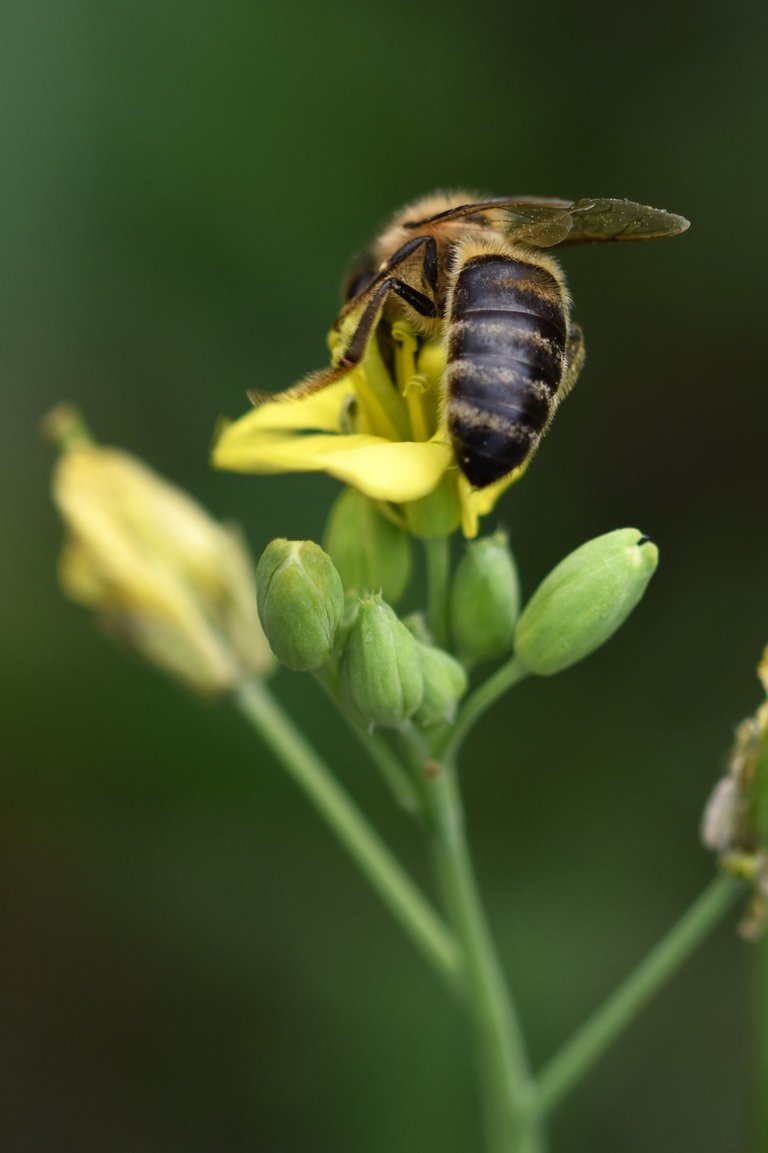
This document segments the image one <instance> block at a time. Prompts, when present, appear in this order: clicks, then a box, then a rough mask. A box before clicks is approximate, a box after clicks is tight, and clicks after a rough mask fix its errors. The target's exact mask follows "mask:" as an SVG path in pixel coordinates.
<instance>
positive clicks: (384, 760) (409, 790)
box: [315, 672, 422, 816]
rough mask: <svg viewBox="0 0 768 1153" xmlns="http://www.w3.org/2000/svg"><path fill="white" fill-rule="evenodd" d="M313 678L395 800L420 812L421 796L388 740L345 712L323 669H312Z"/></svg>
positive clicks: (407, 808) (411, 809) (402, 806)
mask: <svg viewBox="0 0 768 1153" xmlns="http://www.w3.org/2000/svg"><path fill="white" fill-rule="evenodd" d="M315 679H316V681H317V683H318V684H319V685H320V688H321V689H322V690H323V692H324V693H325V695H326V697H327V698H328V700H329V701H330V702H331V704H332V705H333V706H334V708H335V709H336V710H337V712H338V713H339V716H340V717H342V718H343V720H344V723H345V724H346V725H347V726H348V727H349V728H350V730H351V731H352V732H353V733H354V734H355V736H356V737H357V739H358V741H359V742H360V744H361V745H362V746H363V748H364V749H365V751H366V752H367V754H368V756H369V757H370V758H371V760H372V761H373V763H374V764H375V765H376V767H377V768H378V770H379V772H380V773H381V776H382V779H383V780H384V783H385V784H386V786H387V788H388V789H389V791H390V792H391V794H392V796H393V798H394V800H395V802H396V803H397V804H398V805H399V806H400V808H401V809H404V810H405V812H406V813H409V814H410V815H411V816H420V815H421V807H422V806H421V798H420V796H419V793H418V790H417V788H416V785H415V784H414V782H413V781H412V780H411V778H410V776H409V775H408V773H407V771H406V769H405V767H404V765H403V763H402V761H401V760H400V758H399V757H398V756H397V754H396V753H395V751H394V750H393V749H392V748H391V747H390V746H389V745H388V744H387V742H386V741H385V739H384V737H382V736H381V734H380V733H377V732H375V731H374V732H370V731H369V730H368V729H366V728H364V726H363V725H361V724H358V723H357V722H356V721H354V720H352V718H351V717H350V716H349V714H348V713H345V712H344V710H343V709H341V708H339V702H338V699H337V696H336V693H335V692H334V689H333V687H332V683H331V682H330V680H329V678H328V677H327V676H326V675H324V674H323V673H322V672H316V673H315Z"/></svg>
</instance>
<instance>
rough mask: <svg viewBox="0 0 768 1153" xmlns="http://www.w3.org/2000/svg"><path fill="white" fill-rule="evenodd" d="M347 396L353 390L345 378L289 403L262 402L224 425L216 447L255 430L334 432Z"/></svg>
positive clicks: (351, 393) (284, 401)
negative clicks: (232, 421)
mask: <svg viewBox="0 0 768 1153" xmlns="http://www.w3.org/2000/svg"><path fill="white" fill-rule="evenodd" d="M349 396H354V389H353V388H352V387H351V385H350V381H349V378H345V379H344V380H339V381H337V382H336V384H329V385H328V386H327V387H326V388H321V389H319V390H318V391H317V392H312V393H310V394H309V395H308V396H302V397H298V398H296V397H294V398H293V399H292V400H266V401H264V403H263V404H260V405H258V406H257V407H256V408H254V409H252V410H251V411H250V412H247V413H246V414H245V416H241V417H240V419H239V420H236V421H235V422H234V424H229V425H227V426H226V428H225V429H224V432H223V433H222V435H221V438H220V440H219V444H221V442H222V441H224V442H229V441H231V440H239V439H240V438H241V437H244V436H245V437H247V436H250V435H251V434H252V433H253V432H255V431H256V430H258V431H267V430H281V429H297V430H298V429H306V430H307V431H308V432H309V431H317V432H338V431H339V417H340V414H341V412H342V410H343V408H344V402H345V400H346V398H347V397H349Z"/></svg>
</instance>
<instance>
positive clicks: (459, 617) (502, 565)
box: [451, 532, 520, 661]
mask: <svg viewBox="0 0 768 1153" xmlns="http://www.w3.org/2000/svg"><path fill="white" fill-rule="evenodd" d="M519 611H520V584H519V581H518V577H517V569H516V568H515V562H514V560H513V559H512V554H511V552H510V550H509V547H508V545H507V535H506V533H503V532H496V533H494V534H493V535H492V536H488V537H484V538H483V539H482V540H477V541H473V542H472V544H470V545H469V547H468V548H467V551H466V552H465V554H464V556H463V557H462V558H461V560H460V562H459V565H458V567H457V569H456V576H455V578H454V581H453V587H452V589H451V623H452V627H453V636H454V639H455V642H456V648H457V649H458V651H459V653H460V655H461V656H462V657H463V658H464V659H465V660H470V661H486V660H493V659H494V658H495V657H499V656H501V655H502V654H503V653H505V652H507V651H508V650H509V649H510V648H511V647H512V637H513V634H514V630H515V621H516V620H517V614H518V612H519Z"/></svg>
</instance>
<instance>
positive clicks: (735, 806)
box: [701, 647, 768, 939]
mask: <svg viewBox="0 0 768 1153" xmlns="http://www.w3.org/2000/svg"><path fill="white" fill-rule="evenodd" d="M757 675H758V677H759V678H760V681H761V683H762V685H763V689H764V690H765V693H766V698H768V647H766V648H765V650H764V652H763V656H762V660H761V661H760V664H759V665H758V668H757ZM701 831H702V840H703V841H704V844H705V845H706V846H707V848H709V849H713V850H715V852H717V853H718V854H719V858H720V864H721V866H722V868H723V869H724V870H725V871H726V872H728V873H731V874H733V875H734V876H740V877H744V878H746V879H747V880H748V881H750V882H751V884H752V898H751V900H750V903H749V906H748V908H747V911H746V915H745V916H744V918H743V919H742V921H741V924H740V926H739V929H740V932H741V934H742V936H744V937H747V938H749V939H754V938H756V937H758V936H759V935H760V934H761V933H762V932H763V930H764V929H765V926H766V923H768V699H766V700H764V701H763V703H762V704H761V705H760V706H759V707H758V708H757V709H756V711H755V713H754V714H753V715H752V716H751V717H747V719H746V720H744V721H742V722H741V724H740V725H739V726H738V728H737V729H736V740H735V741H734V744H733V748H732V750H731V755H730V759H729V762H728V771H727V772H726V774H725V776H724V777H722V778H721V779H720V780H719V781H718V783H717V785H716V786H715V788H714V790H713V792H712V795H711V796H710V798H709V801H708V803H707V808H706V810H705V813H704V819H703V821H702V830H701Z"/></svg>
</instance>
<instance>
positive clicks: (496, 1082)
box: [429, 765, 544, 1153]
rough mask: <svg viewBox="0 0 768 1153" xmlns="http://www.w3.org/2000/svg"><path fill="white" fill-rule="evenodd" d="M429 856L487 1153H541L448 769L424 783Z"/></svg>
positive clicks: (520, 1050) (521, 1056) (525, 1071)
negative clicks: (468, 1021) (450, 946)
mask: <svg viewBox="0 0 768 1153" xmlns="http://www.w3.org/2000/svg"><path fill="white" fill-rule="evenodd" d="M429 792H430V801H431V813H432V819H433V833H434V856H435V863H436V869H437V873H438V876H439V879H440V883H441V886H442V889H443V894H444V898H445V903H446V907H447V910H448V914H449V920H450V921H451V923H452V925H453V928H454V931H455V933H456V936H457V937H458V939H459V941H460V942H461V944H462V946H463V948H464V958H465V983H466V988H467V999H468V1002H469V1008H470V1012H471V1013H472V1016H473V1018H474V1025H475V1041H476V1049H477V1057H478V1064H479V1072H480V1078H481V1086H482V1089H483V1094H484V1098H485V1114H486V1127H487V1135H488V1140H489V1145H488V1149H489V1153H542V1150H543V1147H544V1146H543V1135H542V1133H541V1131H540V1129H539V1127H538V1124H539V1123H538V1119H537V1117H536V1116H535V1114H534V1111H533V1109H532V1104H533V1096H534V1095H533V1085H532V1082H531V1078H530V1072H529V1067H528V1059H527V1056H526V1052H525V1045H524V1042H523V1036H522V1030H521V1027H520V1023H519V1020H518V1017H517V1013H516V1010H515V1007H514V1005H513V1003H512V1000H511V998H510V996H509V993H508V991H507V987H506V983H505V981H504V977H503V974H502V971H501V966H500V964H499V960H498V957H497V955H496V951H495V948H494V945H493V941H492V938H491V934H490V932H489V929H488V925H487V923H486V919H485V914H484V912H483V909H482V905H481V903H480V898H479V895H478V891H477V886H476V882H475V878H474V873H473V870H472V864H471V861H470V856H469V850H468V847H467V842H466V838H465V833H464V815H463V809H462V804H461V798H460V795H459V790H458V785H457V781H456V774H455V770H454V768H453V766H451V765H448V766H443V767H441V769H440V771H439V772H438V773H437V775H436V776H435V777H433V778H431V780H430V782H429Z"/></svg>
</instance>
